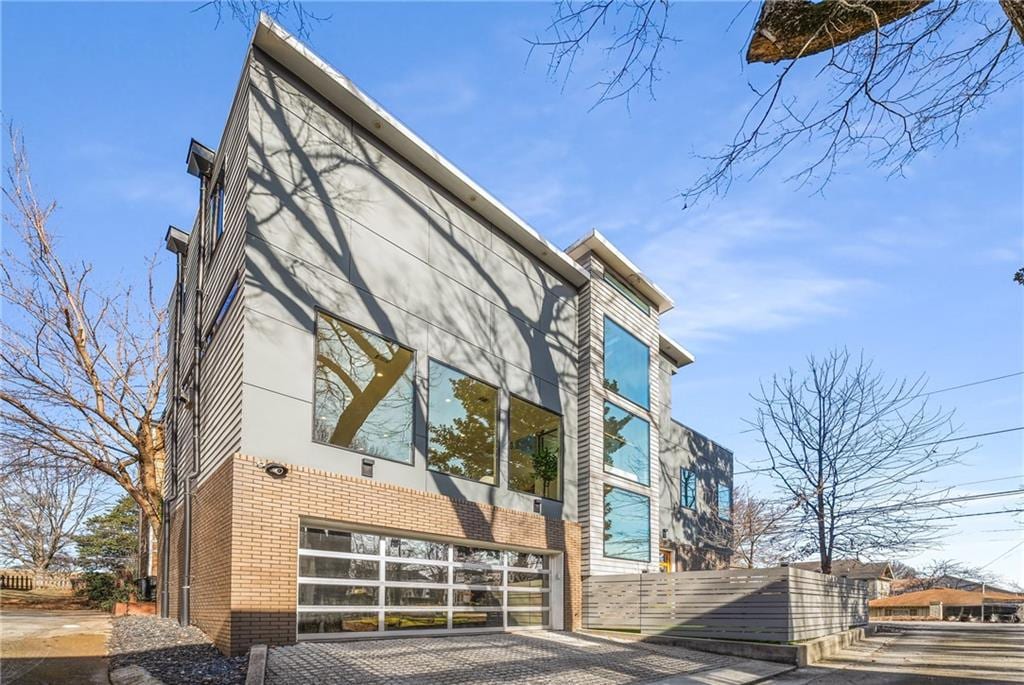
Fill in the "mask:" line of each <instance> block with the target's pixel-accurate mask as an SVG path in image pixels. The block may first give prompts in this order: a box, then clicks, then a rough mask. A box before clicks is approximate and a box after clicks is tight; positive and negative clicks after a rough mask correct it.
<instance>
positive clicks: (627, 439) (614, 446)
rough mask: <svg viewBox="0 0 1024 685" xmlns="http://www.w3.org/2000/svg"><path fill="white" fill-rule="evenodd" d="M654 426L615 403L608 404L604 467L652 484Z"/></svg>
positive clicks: (606, 469)
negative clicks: (652, 433) (652, 429)
mask: <svg viewBox="0 0 1024 685" xmlns="http://www.w3.org/2000/svg"><path fill="white" fill-rule="evenodd" d="M650 463H651V426H650V424H648V423H647V422H646V421H645V420H643V419H641V418H640V417H639V416H636V415H634V414H630V413H629V412H628V411H626V410H625V409H622V408H620V407H617V406H615V405H614V404H612V403H611V402H605V403H604V470H605V471H607V472H609V473H614V474H615V475H617V476H621V477H623V478H629V479H630V480H635V481H636V482H638V483H642V484H644V485H647V484H649V483H650Z"/></svg>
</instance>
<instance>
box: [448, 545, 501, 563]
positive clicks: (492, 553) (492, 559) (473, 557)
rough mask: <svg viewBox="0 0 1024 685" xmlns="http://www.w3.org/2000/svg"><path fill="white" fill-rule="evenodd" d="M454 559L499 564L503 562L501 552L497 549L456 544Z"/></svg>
mask: <svg viewBox="0 0 1024 685" xmlns="http://www.w3.org/2000/svg"><path fill="white" fill-rule="evenodd" d="M454 559H455V561H465V562H471V563H474V564H493V565H498V564H500V563H501V552H499V551H498V550H496V549H483V548H479V547H463V546H462V545H455V551H454Z"/></svg>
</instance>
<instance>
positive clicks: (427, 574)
mask: <svg viewBox="0 0 1024 685" xmlns="http://www.w3.org/2000/svg"><path fill="white" fill-rule="evenodd" d="M384 574H385V578H387V579H388V580H396V581H399V582H402V583H447V582H448V567H447V566H434V565H433V564H393V563H390V562H389V563H388V565H387V567H386V568H385V569H384Z"/></svg>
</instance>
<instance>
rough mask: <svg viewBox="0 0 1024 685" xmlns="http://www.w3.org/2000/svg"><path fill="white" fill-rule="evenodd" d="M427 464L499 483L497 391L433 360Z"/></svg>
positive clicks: (476, 478) (446, 470)
mask: <svg viewBox="0 0 1024 685" xmlns="http://www.w3.org/2000/svg"><path fill="white" fill-rule="evenodd" d="M428 422H429V425H428V428H427V430H428V435H429V440H428V444H427V464H428V465H429V467H430V468H431V469H434V470H435V471H441V472H443V473H448V474H451V475H453V476H461V477H463V478H469V479H471V480H476V481H480V482H481V483H487V484H488V485H494V484H495V473H496V472H497V469H496V461H497V460H496V457H497V444H498V389H497V388H494V387H492V386H490V385H487V384H486V383H481V382H480V381H478V380H476V379H474V378H470V377H469V376H466V375H464V374H462V373H459V372H458V371H456V370H455V369H452V368H450V367H448V366H445V365H444V364H440V363H438V362H435V361H434V360H431V361H430V396H429V409H428Z"/></svg>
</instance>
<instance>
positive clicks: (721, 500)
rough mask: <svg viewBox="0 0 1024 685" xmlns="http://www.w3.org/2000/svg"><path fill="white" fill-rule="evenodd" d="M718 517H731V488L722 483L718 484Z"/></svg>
mask: <svg viewBox="0 0 1024 685" xmlns="http://www.w3.org/2000/svg"><path fill="white" fill-rule="evenodd" d="M718 518H720V519H722V520H723V521H728V520H729V519H731V518H732V490H731V489H730V488H729V486H728V485H724V484H720V485H719V486H718Z"/></svg>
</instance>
